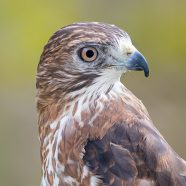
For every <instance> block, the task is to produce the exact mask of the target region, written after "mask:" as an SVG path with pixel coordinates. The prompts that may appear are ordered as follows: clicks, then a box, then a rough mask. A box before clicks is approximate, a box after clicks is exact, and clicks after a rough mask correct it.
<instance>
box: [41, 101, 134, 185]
mask: <svg viewBox="0 0 186 186" xmlns="http://www.w3.org/2000/svg"><path fill="white" fill-rule="evenodd" d="M128 109H129V108H127V104H125V103H124V102H123V101H122V100H121V99H116V100H110V101H105V100H104V99H103V100H100V101H99V102H95V103H94V104H92V105H89V106H85V105H83V103H74V105H73V106H72V107H71V109H70V110H69V111H68V112H64V113H63V115H62V116H61V117H60V118H59V119H58V120H56V121H54V122H53V123H51V124H50V126H49V127H50V128H49V129H48V130H50V133H49V135H47V138H46V139H45V142H44V143H43V144H44V145H43V148H42V159H43V165H44V166H43V169H45V170H44V172H45V175H44V179H47V180H48V182H49V183H51V185H52V183H53V182H54V181H56V180H57V182H59V183H61V185H65V184H67V185H73V184H74V185H78V183H84V182H86V183H88V182H90V180H91V179H93V180H94V178H93V176H94V175H92V173H91V172H89V171H88V170H87V168H86V166H85V164H84V160H83V156H84V154H85V149H84V147H85V145H86V144H87V142H88V140H92V139H102V138H103V137H104V136H105V134H106V133H107V131H108V130H109V129H110V128H111V127H112V126H113V125H114V124H115V123H117V122H120V121H126V122H131V121H132V120H134V117H135V116H134V115H133V114H131V112H129V111H128ZM58 185H60V184H58ZM85 185H86V184H85Z"/></svg>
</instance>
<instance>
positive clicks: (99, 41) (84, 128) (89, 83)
mask: <svg viewBox="0 0 186 186" xmlns="http://www.w3.org/2000/svg"><path fill="white" fill-rule="evenodd" d="M83 48H86V49H87V50H88V49H89V50H90V49H91V48H94V51H96V59H94V60H93V61H91V60H89V62H87V61H85V60H84V59H83V57H82V56H81V51H82V49H83ZM89 52H90V53H87V54H86V55H87V57H90V58H91V54H92V52H93V51H89ZM128 70H144V73H145V76H148V74H149V71H148V65H147V63H146V60H145V58H144V57H143V56H142V55H141V54H140V53H139V52H138V51H137V49H136V48H135V47H134V46H133V45H132V43H131V39H130V37H129V35H128V34H127V33H126V32H124V31H122V30H121V29H119V28H118V27H116V26H114V25H109V24H104V23H75V24H72V25H69V26H66V27H63V28H62V29H60V30H58V31H57V32H56V33H54V35H53V36H52V37H51V38H50V40H49V41H48V43H47V44H46V46H45V47H44V51H43V53H42V55H41V58H40V62H39V65H38V70H37V83H36V87H37V110H38V123H39V137H40V141H41V161H42V173H43V178H42V183H41V185H42V186H102V185H109V186H130V185H131V186H143V185H144V186H145V185H146V186H148V185H149V186H150V185H160V186H165V185H169V186H177V185H181V186H184V185H186V163H185V161H184V160H183V159H181V158H180V157H179V156H178V155H177V154H176V153H175V152H174V151H173V150H172V148H171V147H170V146H169V145H168V144H167V142H166V141H165V140H164V138H163V137H162V135H161V134H160V133H159V132H158V130H157V129H156V128H155V126H154V125H153V123H152V121H151V119H150V117H149V115H148V112H147V110H146V108H145V107H144V105H143V104H142V102H141V101H140V100H139V99H137V98H136V97H135V96H134V95H133V94H132V93H131V92H130V91H129V90H128V89H127V88H126V87H125V86H124V85H122V84H121V82H120V76H121V74H122V73H125V72H127V71H128Z"/></svg>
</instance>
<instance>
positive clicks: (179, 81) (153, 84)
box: [0, 0, 186, 186]
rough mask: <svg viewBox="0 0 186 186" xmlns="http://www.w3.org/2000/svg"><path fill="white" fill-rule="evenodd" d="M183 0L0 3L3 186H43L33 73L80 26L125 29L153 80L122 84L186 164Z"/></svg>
mask: <svg viewBox="0 0 186 186" xmlns="http://www.w3.org/2000/svg"><path fill="white" fill-rule="evenodd" d="M185 10H186V1H185V0H178V1H174V0H164V1H162V0H156V1H152V0H150V1H149V0H141V1H138V0H133V1H131V0H117V1H113V0H102V1H100V0H94V1H91V0H78V1H77V0H71V1H67V0H66V1H65V0H45V1H44V0H40V1H38V0H32V1H28V0H16V1H13V0H7V1H2V0H1V1H0V185H2V186H34V185H39V184H40V177H41V168H40V155H39V141H38V130H37V115H36V109H35V93H36V91H35V74H36V67H37V63H38V61H39V57H40V54H41V52H42V48H43V46H44V44H45V43H46V42H47V40H48V38H49V37H50V36H51V35H52V34H53V33H54V32H55V31H56V30H57V29H59V28H60V27H62V26H64V25H67V24H70V23H72V22H78V21H101V22H107V23H112V24H115V25H117V26H119V27H121V28H123V29H124V30H126V31H127V32H128V33H129V34H130V35H131V37H132V40H133V43H134V44H135V46H136V47H137V48H138V49H139V50H140V51H141V52H142V53H143V54H144V55H145V56H146V58H147V59H148V61H149V65H150V70H151V74H150V77H149V78H145V77H144V76H143V73H140V72H139V73H138V72H136V73H135V72H131V73H128V74H127V75H126V76H125V77H124V78H123V79H122V81H123V82H124V84H125V85H126V86H127V87H128V88H129V89H131V90H132V91H133V92H134V93H135V94H136V95H137V96H138V97H139V98H140V99H142V101H143V102H144V104H145V105H146V107H147V108H148V110H149V113H150V115H151V117H152V119H153V121H154V123H155V125H156V126H157V128H158V129H159V130H160V131H161V133H162V134H163V135H164V137H165V138H166V140H167V141H168V142H169V143H170V144H171V146H172V147H173V148H174V149H175V150H176V151H177V152H178V153H179V154H180V155H181V156H182V157H183V158H185V159H186V134H185V132H186V11H185Z"/></svg>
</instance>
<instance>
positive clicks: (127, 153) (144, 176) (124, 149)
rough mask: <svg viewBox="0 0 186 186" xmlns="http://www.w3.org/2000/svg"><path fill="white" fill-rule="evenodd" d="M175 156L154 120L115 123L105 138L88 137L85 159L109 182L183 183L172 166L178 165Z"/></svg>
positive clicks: (128, 183)
mask: <svg viewBox="0 0 186 186" xmlns="http://www.w3.org/2000/svg"><path fill="white" fill-rule="evenodd" d="M175 157H176V154H175V153H174V152H173V151H172V149H171V147H170V146H169V145H168V144H167V142H166V141H165V140H164V138H163V137H162V136H161V134H160V133H159V132H158V130H157V129H156V128H155V127H154V125H153V124H152V123H151V121H150V120H149V121H146V120H138V121H136V122H134V123H130V124H129V123H126V122H125V121H120V122H118V123H115V124H114V125H113V126H112V127H111V128H110V129H109V130H108V131H107V132H106V134H105V136H104V137H103V138H102V139H94V140H89V141H88V142H87V144H86V146H85V155H84V162H85V164H86V165H87V166H88V167H89V169H90V170H91V171H92V172H93V173H94V174H95V175H97V176H98V177H99V178H100V179H102V181H103V183H104V184H106V185H113V186H114V185H116V186H121V185H158V184H159V185H176V182H177V183H178V182H179V183H181V185H183V184H184V183H185V181H184V178H181V177H179V176H178V175H176V174H175V173H174V171H173V170H171V168H170V167H169V163H172V165H173V166H174V165H175V166H178V164H177V160H176V159H175ZM177 176H178V177H179V178H178V177H177ZM182 182H183V184H182Z"/></svg>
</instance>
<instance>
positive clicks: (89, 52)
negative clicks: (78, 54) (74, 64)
mask: <svg viewBox="0 0 186 186" xmlns="http://www.w3.org/2000/svg"><path fill="white" fill-rule="evenodd" d="M86 56H87V57H88V58H91V57H93V56H94V52H93V51H92V50H87V52H86Z"/></svg>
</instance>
